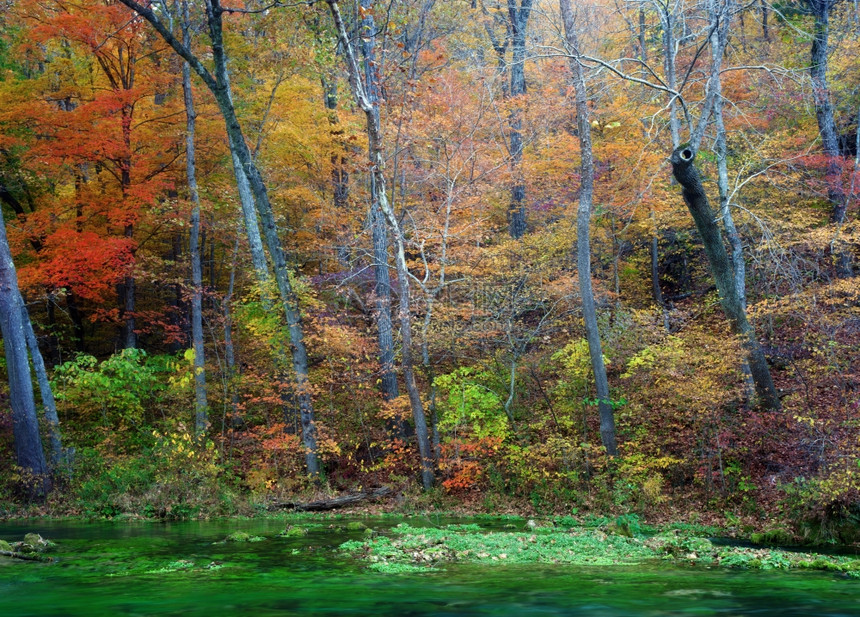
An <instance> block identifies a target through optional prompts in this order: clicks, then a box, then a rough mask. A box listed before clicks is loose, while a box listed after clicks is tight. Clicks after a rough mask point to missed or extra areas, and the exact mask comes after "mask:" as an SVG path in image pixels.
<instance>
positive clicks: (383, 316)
mask: <svg viewBox="0 0 860 617" xmlns="http://www.w3.org/2000/svg"><path fill="white" fill-rule="evenodd" d="M360 7H361V24H360V26H359V27H360V29H361V35H360V39H361V55H362V57H363V59H364V66H363V69H364V83H365V86H366V94H367V98H368V101H369V102H370V104H371V106H372V107H373V112H372V113H373V116H374V119H373V122H374V123H375V124H376V126H377V127H380V126H381V125H380V118H379V79H380V76H379V63H378V61H377V59H376V24H375V23H374V19H373V0H361V4H360ZM369 147H374V146H373V145H370V146H369ZM370 156H371V158H372V157H373V155H372V154H371V155H370ZM378 195H379V189H378V188H377V186H376V176H375V174H373V173H371V174H370V229H371V234H372V237H373V275H374V278H375V281H376V284H375V285H374V288H373V301H374V304H375V305H376V309H375V311H374V317H375V318H376V332H377V340H378V342H379V362H380V364H381V370H382V378H381V382H380V390H381V391H382V398H383V399H384V400H386V401H392V400H394V399H396V398H397V397H398V395H399V391H398V387H397V373H396V372H395V371H394V337H393V333H392V327H391V276H390V274H389V271H388V230H387V227H386V223H385V216H384V215H383V213H382V209H381V207H380V204H379V198H378ZM400 432H401V433H402V429H401V431H400Z"/></svg>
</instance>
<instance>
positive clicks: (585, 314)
mask: <svg viewBox="0 0 860 617" xmlns="http://www.w3.org/2000/svg"><path fill="white" fill-rule="evenodd" d="M559 7H560V9H561V15H562V20H563V22H564V34H565V42H566V44H567V47H568V49H569V53H570V54H571V55H570V70H571V73H572V74H573V86H574V89H575V91H576V126H577V134H578V135H579V155H580V158H581V163H580V176H581V185H580V187H579V207H578V208H577V212H576V271H577V276H578V278H579V293H580V297H581V299H582V318H583V320H584V321H585V338H586V340H587V341H588V353H589V356H590V358H591V368H592V370H593V372H594V383H595V387H596V390H597V408H598V411H599V414H600V438H601V441H602V442H603V446H604V447H605V448H606V452H607V454H609V455H610V456H615V455H617V454H618V444H617V442H616V438H615V412H614V410H613V408H612V402H611V400H610V398H609V381H608V379H607V377H606V366H605V364H604V362H603V348H602V345H601V343H600V331H599V330H598V327H597V309H596V307H595V305H594V290H593V289H592V287H591V204H592V198H593V196H594V155H593V151H592V145H591V119H590V118H589V113H588V91H587V85H586V81H585V70H584V68H583V66H582V62H581V59H580V53H579V40H578V37H577V34H576V16H575V15H574V13H573V9H572V8H571V6H570V0H559Z"/></svg>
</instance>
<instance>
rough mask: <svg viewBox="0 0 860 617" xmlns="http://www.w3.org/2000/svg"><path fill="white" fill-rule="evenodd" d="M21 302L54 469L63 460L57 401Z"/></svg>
mask: <svg viewBox="0 0 860 617" xmlns="http://www.w3.org/2000/svg"><path fill="white" fill-rule="evenodd" d="M19 298H20V302H21V321H22V323H23V325H24V333H25V335H26V337H27V347H28V348H29V349H30V358H31V359H32V361H33V372H34V373H36V382H37V383H38V384H39V395H40V396H41V397H42V409H43V410H44V412H45V420H46V422H47V424H48V438H49V440H50V442H51V469H52V470H53V471H56V470H57V468H58V467H59V466H60V464H61V463H62V460H63V440H62V435H61V433H60V418H59V416H58V415H57V403H56V401H54V392H53V390H52V389H51V381H50V380H49V379H48V370H47V369H46V368H45V360H44V359H43V358H42V352H41V351H40V350H39V341H38V339H36V333H35V332H34V331H33V324H32V323H31V322H30V314H29V313H28V312H27V306H26V305H25V304H24V299H23V298H21V297H20V294H19Z"/></svg>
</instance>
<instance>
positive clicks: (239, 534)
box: [224, 531, 266, 542]
mask: <svg viewBox="0 0 860 617" xmlns="http://www.w3.org/2000/svg"><path fill="white" fill-rule="evenodd" d="M265 539H266V538H263V537H261V536H252V535H251V534H249V533H247V532H245V531H234V532H233V533H231V534H230V535H229V536H227V537H226V538H224V541H225V542H262V541H263V540H265Z"/></svg>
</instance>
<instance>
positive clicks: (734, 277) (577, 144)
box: [0, 0, 860, 542]
mask: <svg viewBox="0 0 860 617" xmlns="http://www.w3.org/2000/svg"><path fill="white" fill-rule="evenodd" d="M222 2H223V3H222ZM858 120H860V9H858V5H857V3H856V2H854V3H852V2H849V1H847V0H841V1H840V0H780V1H777V2H767V1H766V0H760V1H756V0H753V1H752V2H748V3H744V2H740V0H581V1H580V0H507V2H500V1H498V0H387V1H385V2H383V1H381V0H352V1H351V2H342V1H339V0H309V1H301V2H289V1H280V0H274V1H273V2H268V1H267V0H0V205H2V218H3V221H2V222H3V225H2V226H0V232H2V233H0V321H2V339H3V344H4V350H5V354H4V356H3V360H2V363H0V373H2V378H0V401H2V403H0V516H3V515H14V514H21V513H52V514H85V515H90V516H106V517H113V516H117V515H121V514H127V515H135V516H142V517H156V518H187V517H196V516H202V517H205V516H214V515H234V514H247V513H253V512H254V511H255V510H259V509H262V510H265V509H266V508H268V507H270V506H271V504H273V503H278V502H291V501H303V500H304V501H306V500H309V499H320V498H332V497H335V496H337V495H340V494H348V493H357V492H362V491H369V490H373V489H376V488H379V487H387V488H390V489H391V490H392V491H393V493H392V494H394V493H396V494H397V503H398V504H402V503H403V502H404V501H405V502H406V503H407V504H411V505H410V507H412V506H414V507H421V508H425V507H433V508H443V509H444V508H447V509H451V508H454V509H457V508H466V509H467V510H468V511H471V512H510V511H518V512H534V513H555V514H568V515H570V514H574V515H576V514H577V513H579V514H583V513H595V512H596V513H613V514H615V515H617V514H624V513H636V514H637V515H641V516H643V517H649V518H654V519H659V520H671V519H677V520H687V519H690V518H691V517H692V518H695V519H697V520H708V521H716V522H723V523H724V522H726V521H739V520H744V521H748V522H749V523H750V524H751V525H752V526H754V527H763V526H767V525H769V524H772V523H773V521H777V522H779V524H780V525H783V526H784V528H785V529H787V530H790V532H791V533H792V534H795V537H798V538H804V539H806V540H809V541H815V542H820V541H842V542H852V541H855V540H856V539H857V538H858V537H860V372H858V371H860V365H858V358H860V355H858V348H860V285H858V283H857V278H856V274H858V270H860V264H858V258H860V227H858V222H857V221H858V205H857V204H858V194H860V155H858V150H860V148H858V146H860V125H858ZM4 230H5V231H4ZM401 507H402V505H401Z"/></svg>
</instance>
